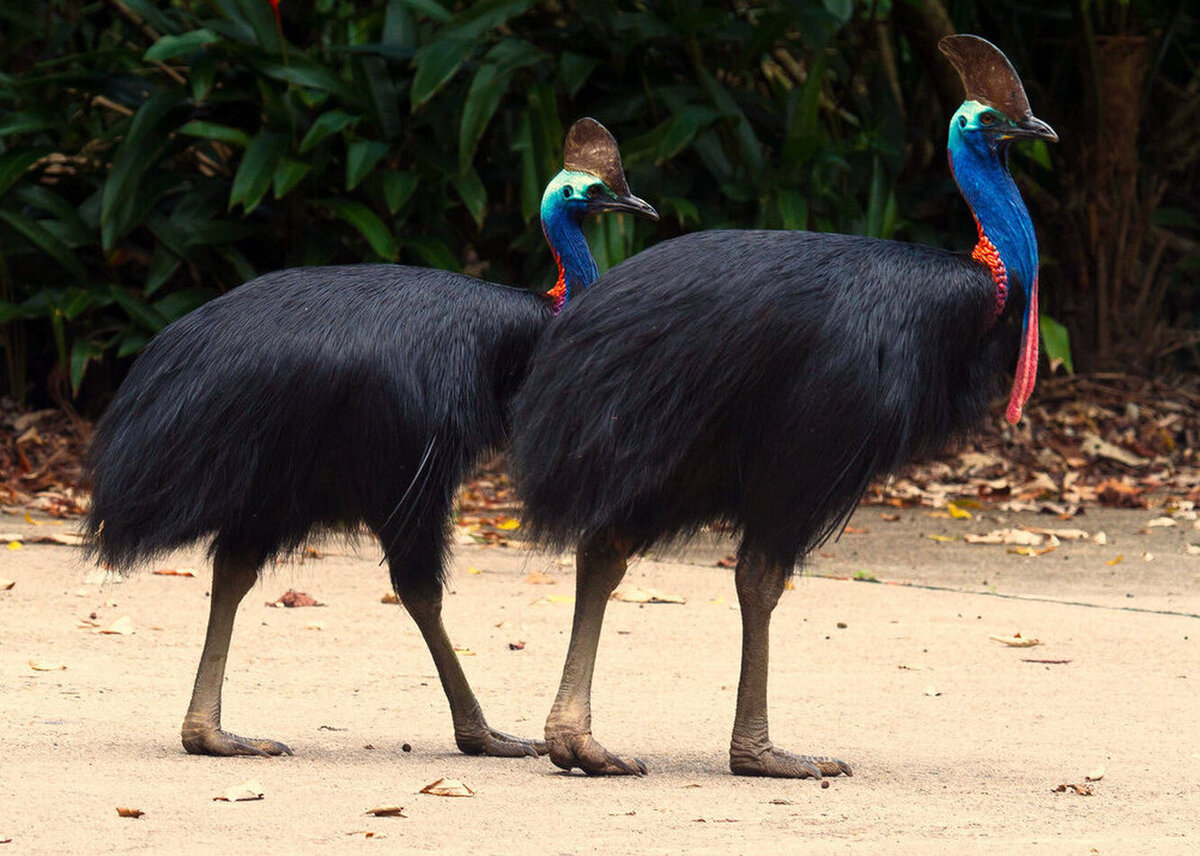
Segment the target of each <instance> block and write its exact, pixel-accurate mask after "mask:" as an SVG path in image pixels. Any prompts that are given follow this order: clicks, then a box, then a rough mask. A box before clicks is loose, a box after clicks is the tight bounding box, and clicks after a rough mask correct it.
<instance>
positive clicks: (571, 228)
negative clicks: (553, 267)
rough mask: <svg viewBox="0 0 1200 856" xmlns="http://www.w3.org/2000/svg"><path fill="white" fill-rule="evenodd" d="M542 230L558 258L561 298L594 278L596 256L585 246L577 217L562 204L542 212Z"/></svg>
mask: <svg viewBox="0 0 1200 856" xmlns="http://www.w3.org/2000/svg"><path fill="white" fill-rule="evenodd" d="M542 231H543V232H545V233H546V241H547V242H548V243H549V244H550V249H551V250H553V251H554V255H555V258H556V261H557V262H558V268H559V280H560V281H561V282H562V284H563V286H564V289H565V290H564V293H563V296H562V299H563V301H564V302H565V301H567V300H570V299H571V297H572V296H574V295H575V294H576V293H578V292H579V291H582V290H583V289H585V288H587V287H588V286H589V285H591V284H592V283H593V282H595V281H596V277H598V276H599V275H600V274H599V271H597V270H596V260H595V259H593V258H592V253H591V250H589V249H588V245H587V239H586V238H584V236H583V225H582V223H581V222H580V219H579V218H578V217H577V216H575V214H574V212H572V211H570V210H568V209H566V208H565V207H557V208H553V209H551V210H550V211H549V212H544V214H543V217H542Z"/></svg>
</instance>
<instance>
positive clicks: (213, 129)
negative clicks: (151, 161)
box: [176, 122, 250, 148]
mask: <svg viewBox="0 0 1200 856" xmlns="http://www.w3.org/2000/svg"><path fill="white" fill-rule="evenodd" d="M176 133H179V134H183V135H184V136H187V137H199V138H200V139H203V140H219V141H221V142H222V143H229V144H230V145H232V146H241V147H242V148H245V147H246V146H248V145H250V135H249V134H247V133H246V132H245V131H241V130H238V129H237V128H231V127H229V126H228V125H218V124H217V123H216V122H186V123H184V124H182V125H180V126H179V129H178V131H177V132H176Z"/></svg>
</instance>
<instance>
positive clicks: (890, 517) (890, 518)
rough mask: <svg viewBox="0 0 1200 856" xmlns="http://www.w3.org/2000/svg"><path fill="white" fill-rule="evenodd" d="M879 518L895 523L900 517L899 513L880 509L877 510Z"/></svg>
mask: <svg viewBox="0 0 1200 856" xmlns="http://www.w3.org/2000/svg"><path fill="white" fill-rule="evenodd" d="M879 519H880V520H885V521H887V522H888V523H895V522H896V521H898V520H899V519H900V515H899V514H893V513H892V512H890V511H881V512H879Z"/></svg>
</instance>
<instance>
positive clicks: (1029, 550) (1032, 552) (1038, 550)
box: [1008, 544, 1058, 559]
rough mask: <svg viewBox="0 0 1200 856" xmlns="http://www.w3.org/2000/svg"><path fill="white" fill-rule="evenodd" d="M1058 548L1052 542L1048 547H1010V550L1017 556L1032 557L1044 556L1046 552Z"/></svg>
mask: <svg viewBox="0 0 1200 856" xmlns="http://www.w3.org/2000/svg"><path fill="white" fill-rule="evenodd" d="M1057 549H1058V547H1056V546H1054V545H1053V544H1050V545H1049V546H1046V547H1009V548H1008V552H1010V553H1012V554H1013V555H1016V556H1028V557H1029V558H1031V559H1032V558H1036V557H1038V556H1044V555H1045V554H1046V553H1050V552H1052V551H1054V550H1057Z"/></svg>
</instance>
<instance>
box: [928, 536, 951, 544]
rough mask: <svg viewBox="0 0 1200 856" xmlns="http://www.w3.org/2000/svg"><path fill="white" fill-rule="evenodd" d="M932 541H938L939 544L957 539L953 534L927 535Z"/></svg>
mask: <svg viewBox="0 0 1200 856" xmlns="http://www.w3.org/2000/svg"><path fill="white" fill-rule="evenodd" d="M925 537H926V538H928V539H929V540H930V541H937V542H938V543H939V544H945V543H946V542H947V541H957V540H958V539H957V538H955V537H954V536H953V535H926V536H925Z"/></svg>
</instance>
